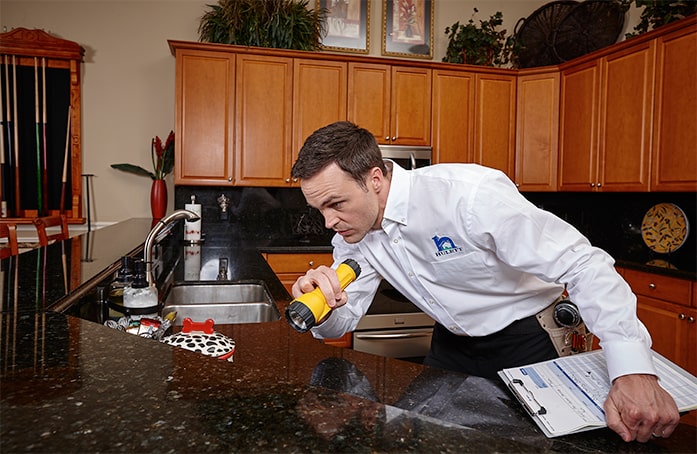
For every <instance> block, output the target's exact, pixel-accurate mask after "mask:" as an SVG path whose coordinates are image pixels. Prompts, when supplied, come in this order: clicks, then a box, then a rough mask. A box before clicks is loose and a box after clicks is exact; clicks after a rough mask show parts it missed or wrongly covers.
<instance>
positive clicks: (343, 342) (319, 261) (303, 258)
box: [264, 252, 353, 348]
mask: <svg viewBox="0 0 697 454" xmlns="http://www.w3.org/2000/svg"><path fill="white" fill-rule="evenodd" d="M264 258H265V259H266V261H267V262H268V264H269V266H271V269H272V270H273V272H274V273H276V276H278V278H279V279H280V281H281V283H282V284H283V285H284V286H285V288H286V290H288V293H291V288H292V287H293V284H295V281H296V280H298V278H299V277H300V276H302V275H303V274H305V273H307V271H308V270H310V269H313V268H317V267H318V266H320V265H325V266H332V264H333V263H334V259H333V257H332V253H331V252H326V253H297V254H296V253H283V254H277V253H269V254H264ZM291 294H292V293H291ZM279 309H281V310H283V311H285V307H283V308H279ZM323 342H324V343H325V344H328V345H334V346H336V347H346V348H350V347H351V346H352V345H353V334H352V333H346V334H345V335H343V336H342V337H340V338H337V339H324V341H323Z"/></svg>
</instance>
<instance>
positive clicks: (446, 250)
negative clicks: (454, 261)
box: [431, 235, 462, 257]
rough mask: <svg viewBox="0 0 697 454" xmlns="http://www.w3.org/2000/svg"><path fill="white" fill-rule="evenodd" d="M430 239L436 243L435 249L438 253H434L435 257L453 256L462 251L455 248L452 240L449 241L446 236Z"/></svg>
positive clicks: (459, 248)
mask: <svg viewBox="0 0 697 454" xmlns="http://www.w3.org/2000/svg"><path fill="white" fill-rule="evenodd" d="M431 239H432V240H433V242H434V243H436V248H438V251H437V252H436V257H440V256H442V255H448V254H455V253H457V252H461V251H462V248H461V247H458V246H455V243H453V240H451V239H450V238H448V237H447V236H443V237H439V236H438V235H436V236H434V237H433V238H431Z"/></svg>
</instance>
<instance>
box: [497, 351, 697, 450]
mask: <svg viewBox="0 0 697 454" xmlns="http://www.w3.org/2000/svg"><path fill="white" fill-rule="evenodd" d="M653 356H654V363H655V365H656V370H657V373H658V376H659V378H660V381H659V383H660V384H661V386H662V387H663V388H664V389H665V390H666V391H668V392H669V393H670V394H671V395H672V396H673V399H675V402H676V404H677V406H678V409H679V410H680V411H687V410H691V409H695V408H697V378H696V377H694V376H693V375H691V374H689V373H688V372H686V371H684V370H683V369H681V368H680V367H678V366H676V365H675V364H673V363H672V362H670V361H668V360H667V359H665V358H663V357H662V356H661V355H659V354H658V353H656V352H653ZM499 375H500V376H501V378H502V379H503V380H504V381H505V382H506V383H507V384H508V386H509V388H510V389H511V390H512V391H513V392H514V393H515V394H516V396H517V397H518V398H519V399H520V401H521V402H522V403H523V405H524V406H525V408H526V409H527V410H528V412H529V413H530V415H531V416H532V417H533V420H535V422H536V423H537V424H538V426H540V428H541V429H542V431H543V432H544V433H545V434H546V435H547V436H548V437H556V436H559V435H565V434H569V433H574V432H582V431H584V430H590V429H596V428H600V427H605V426H606V425H607V424H606V421H605V412H604V410H603V404H604V402H605V399H606V398H607V395H608V393H609V392H610V387H611V383H610V378H609V376H608V374H607V367H606V363H605V355H604V353H603V352H602V350H595V351H592V352H588V353H582V354H578V355H573V356H566V357H564V358H558V359H554V360H550V361H545V362H541V363H537V364H532V365H529V366H523V367H516V368H511V369H505V370H503V371H501V372H499Z"/></svg>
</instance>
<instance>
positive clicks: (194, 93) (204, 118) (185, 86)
mask: <svg viewBox="0 0 697 454" xmlns="http://www.w3.org/2000/svg"><path fill="white" fill-rule="evenodd" d="M176 57H177V66H176V104H177V108H176V125H177V126H176V127H177V135H176V139H175V140H176V142H177V144H176V145H177V146H176V147H175V159H174V183H175V184H202V185H209V184H210V185H218V184H227V183H229V182H231V181H232V165H233V160H232V143H233V137H234V115H233V112H234V106H235V86H234V85H235V55H234V54H231V53H228V52H210V51H198V50H186V49H178V50H177V53H176Z"/></svg>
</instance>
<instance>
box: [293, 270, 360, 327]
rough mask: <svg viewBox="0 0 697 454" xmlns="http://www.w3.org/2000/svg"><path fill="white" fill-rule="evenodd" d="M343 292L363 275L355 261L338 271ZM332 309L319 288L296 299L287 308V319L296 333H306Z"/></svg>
mask: <svg viewBox="0 0 697 454" xmlns="http://www.w3.org/2000/svg"><path fill="white" fill-rule="evenodd" d="M336 274H337V276H338V277H339V283H340V284H341V290H344V289H345V288H346V286H347V285H349V284H350V283H351V282H353V281H355V280H356V278H358V276H359V275H360V274H361V267H360V266H359V265H358V262H356V261H355V260H353V259H346V260H344V261H343V263H341V265H339V266H338V267H337V269H336ZM331 310H332V308H331V307H329V305H328V304H327V300H326V299H325V298H324V295H323V294H322V291H321V290H320V289H319V287H318V288H316V289H314V290H313V291H311V292H307V293H305V294H304V295H301V296H299V297H297V298H296V299H294V300H293V301H292V302H291V303H290V305H288V307H287V308H286V319H287V320H288V323H289V324H290V326H292V327H293V328H294V329H295V330H296V331H298V332H301V333H304V332H306V331H307V330H309V329H310V328H312V327H313V326H315V323H317V322H318V321H320V320H322V319H323V318H324V317H325V316H326V315H327V314H328V313H329V311H331Z"/></svg>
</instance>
